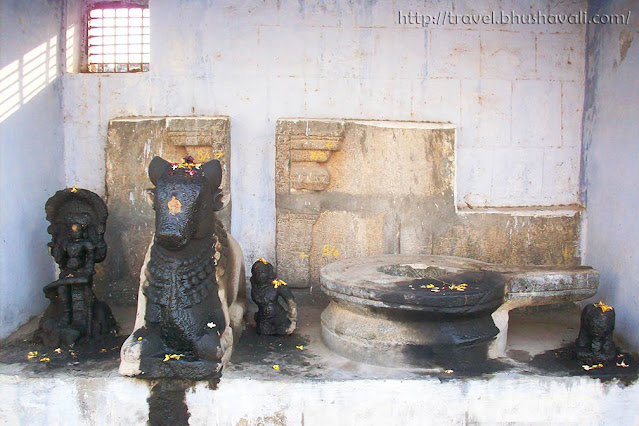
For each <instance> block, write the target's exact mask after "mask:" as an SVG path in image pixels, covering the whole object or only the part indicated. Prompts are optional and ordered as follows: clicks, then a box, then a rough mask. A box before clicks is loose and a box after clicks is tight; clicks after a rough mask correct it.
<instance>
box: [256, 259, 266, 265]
mask: <svg viewBox="0 0 639 426" xmlns="http://www.w3.org/2000/svg"><path fill="white" fill-rule="evenodd" d="M257 261H258V262H262V263H263V264H265V265H266V264H267V263H268V262H267V261H266V260H265V259H263V258H261V257H260V258H259V259H257Z"/></svg>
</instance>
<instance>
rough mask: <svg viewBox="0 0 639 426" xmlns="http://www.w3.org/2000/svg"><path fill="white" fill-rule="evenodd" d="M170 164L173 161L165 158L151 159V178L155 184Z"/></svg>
mask: <svg viewBox="0 0 639 426" xmlns="http://www.w3.org/2000/svg"><path fill="white" fill-rule="evenodd" d="M170 165H171V163H169V162H168V161H166V160H165V159H163V158H160V157H153V160H151V164H149V179H151V182H152V183H153V185H157V181H158V179H160V176H162V174H163V173H164V172H165V171H166V169H167V167H169V166H170Z"/></svg>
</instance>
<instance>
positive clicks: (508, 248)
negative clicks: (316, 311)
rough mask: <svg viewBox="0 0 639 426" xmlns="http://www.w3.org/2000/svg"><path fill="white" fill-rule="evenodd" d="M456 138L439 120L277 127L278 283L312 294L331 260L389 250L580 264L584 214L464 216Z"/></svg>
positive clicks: (282, 123)
mask: <svg viewBox="0 0 639 426" xmlns="http://www.w3.org/2000/svg"><path fill="white" fill-rule="evenodd" d="M455 137H456V136H455V128H454V127H453V126H452V125H448V124H441V123H423V122H399V121H395V122H391V121H365V120H334V119H331V120H320V119H317V120H316V119H281V120H278V124H277V134H276V149H277V152H276V165H275V167H276V170H275V175H276V182H275V187H276V216H277V232H276V253H277V266H278V276H280V277H281V278H282V279H283V280H285V281H286V282H289V283H290V285H292V286H296V287H309V286H312V285H318V284H319V270H320V268H321V267H322V266H324V265H326V264H328V263H331V262H333V261H335V260H338V259H344V258H353V257H359V256H370V255H377V254H385V253H386V254H391V253H402V254H438V255H452V256H461V257H468V258H472V259H477V260H482V261H486V262H491V263H502V264H509V265H526V264H534V265H544V264H546V265H577V264H579V262H580V258H579V250H578V240H579V223H580V214H579V211H578V210H573V211H570V212H569V213H568V214H566V213H565V212H553V210H552V209H551V210H549V211H550V212H551V213H550V214H547V213H546V214H540V212H539V211H538V210H536V209H504V210H499V209H497V210H495V211H491V212H487V211H486V212H473V211H465V212H464V213H459V212H458V211H457V209H456V208H455V173H456V169H455V163H456V159H455ZM309 234H310V235H309Z"/></svg>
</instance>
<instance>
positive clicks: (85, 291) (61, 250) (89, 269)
mask: <svg viewBox="0 0 639 426" xmlns="http://www.w3.org/2000/svg"><path fill="white" fill-rule="evenodd" d="M45 211H46V213H47V220H48V221H49V222H50V223H51V225H50V226H49V228H48V229H47V231H48V232H49V234H51V238H52V239H51V242H50V243H49V244H48V246H49V247H50V249H51V255H52V256H53V258H54V259H55V261H56V263H57V264H58V266H59V267H60V275H59V278H58V279H57V280H56V281H54V282H52V283H50V284H48V285H47V286H45V287H44V294H45V295H46V297H47V298H48V299H49V301H50V303H49V307H48V308H47V310H46V311H45V312H44V316H43V317H42V319H41V320H40V324H39V329H38V331H37V333H36V340H41V341H42V342H43V343H44V344H46V345H48V346H59V345H60V344H65V345H71V344H73V343H75V342H76V341H78V340H79V339H80V338H82V337H86V338H88V339H90V338H93V337H95V336H99V335H104V334H108V333H110V332H114V331H116V323H115V319H114V318H113V315H112V314H111V309H109V306H108V305H107V304H106V303H104V302H101V301H99V300H97V299H96V297H95V295H94V294H93V290H92V289H91V286H92V284H93V275H94V274H95V271H94V266H95V264H96V263H99V262H102V261H103V260H104V258H105V257H106V253H107V245H106V243H105V242H104V231H105V228H106V219H107V216H108V213H107V208H106V205H105V204H104V201H102V199H101V198H100V197H99V196H98V195H97V194H95V193H93V192H91V191H88V190H86V189H79V188H76V187H73V188H67V189H64V190H61V191H58V192H56V193H55V195H54V196H53V197H51V198H49V200H48V201H47V203H46V205H45Z"/></svg>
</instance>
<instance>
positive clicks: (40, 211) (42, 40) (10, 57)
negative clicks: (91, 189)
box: [0, 0, 64, 338]
mask: <svg viewBox="0 0 639 426" xmlns="http://www.w3.org/2000/svg"><path fill="white" fill-rule="evenodd" d="M61 12H62V6H61V2H52V1H29V2H23V1H20V0H7V1H2V2H0V164H1V165H0V200H1V201H0V338H3V337H6V336H7V335H8V334H9V333H11V332H12V331H13V330H15V329H16V328H17V327H18V326H19V325H21V324H23V323H24V322H26V321H27V320H28V319H29V318H30V317H32V316H34V315H37V314H39V313H40V312H42V310H43V309H44V307H45V306H46V304H47V301H46V299H45V297H44V294H43V293H42V288H43V287H44V286H45V285H46V284H48V283H49V282H51V281H52V280H53V279H55V274H54V263H53V261H52V260H51V257H50V256H49V253H48V251H47V247H46V244H47V242H48V241H49V239H50V237H49V235H48V234H47V226H48V222H47V221H46V219H45V213H44V204H45V202H46V201H47V199H48V198H49V197H50V196H52V195H53V194H54V193H55V191H57V190H59V189H61V188H63V187H64V141H63V129H62V108H61V106H62V105H61V104H62V94H61V83H60V69H59V64H60V60H59V58H58V54H59V52H60V49H59V32H60V22H61V19H62V16H61Z"/></svg>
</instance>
